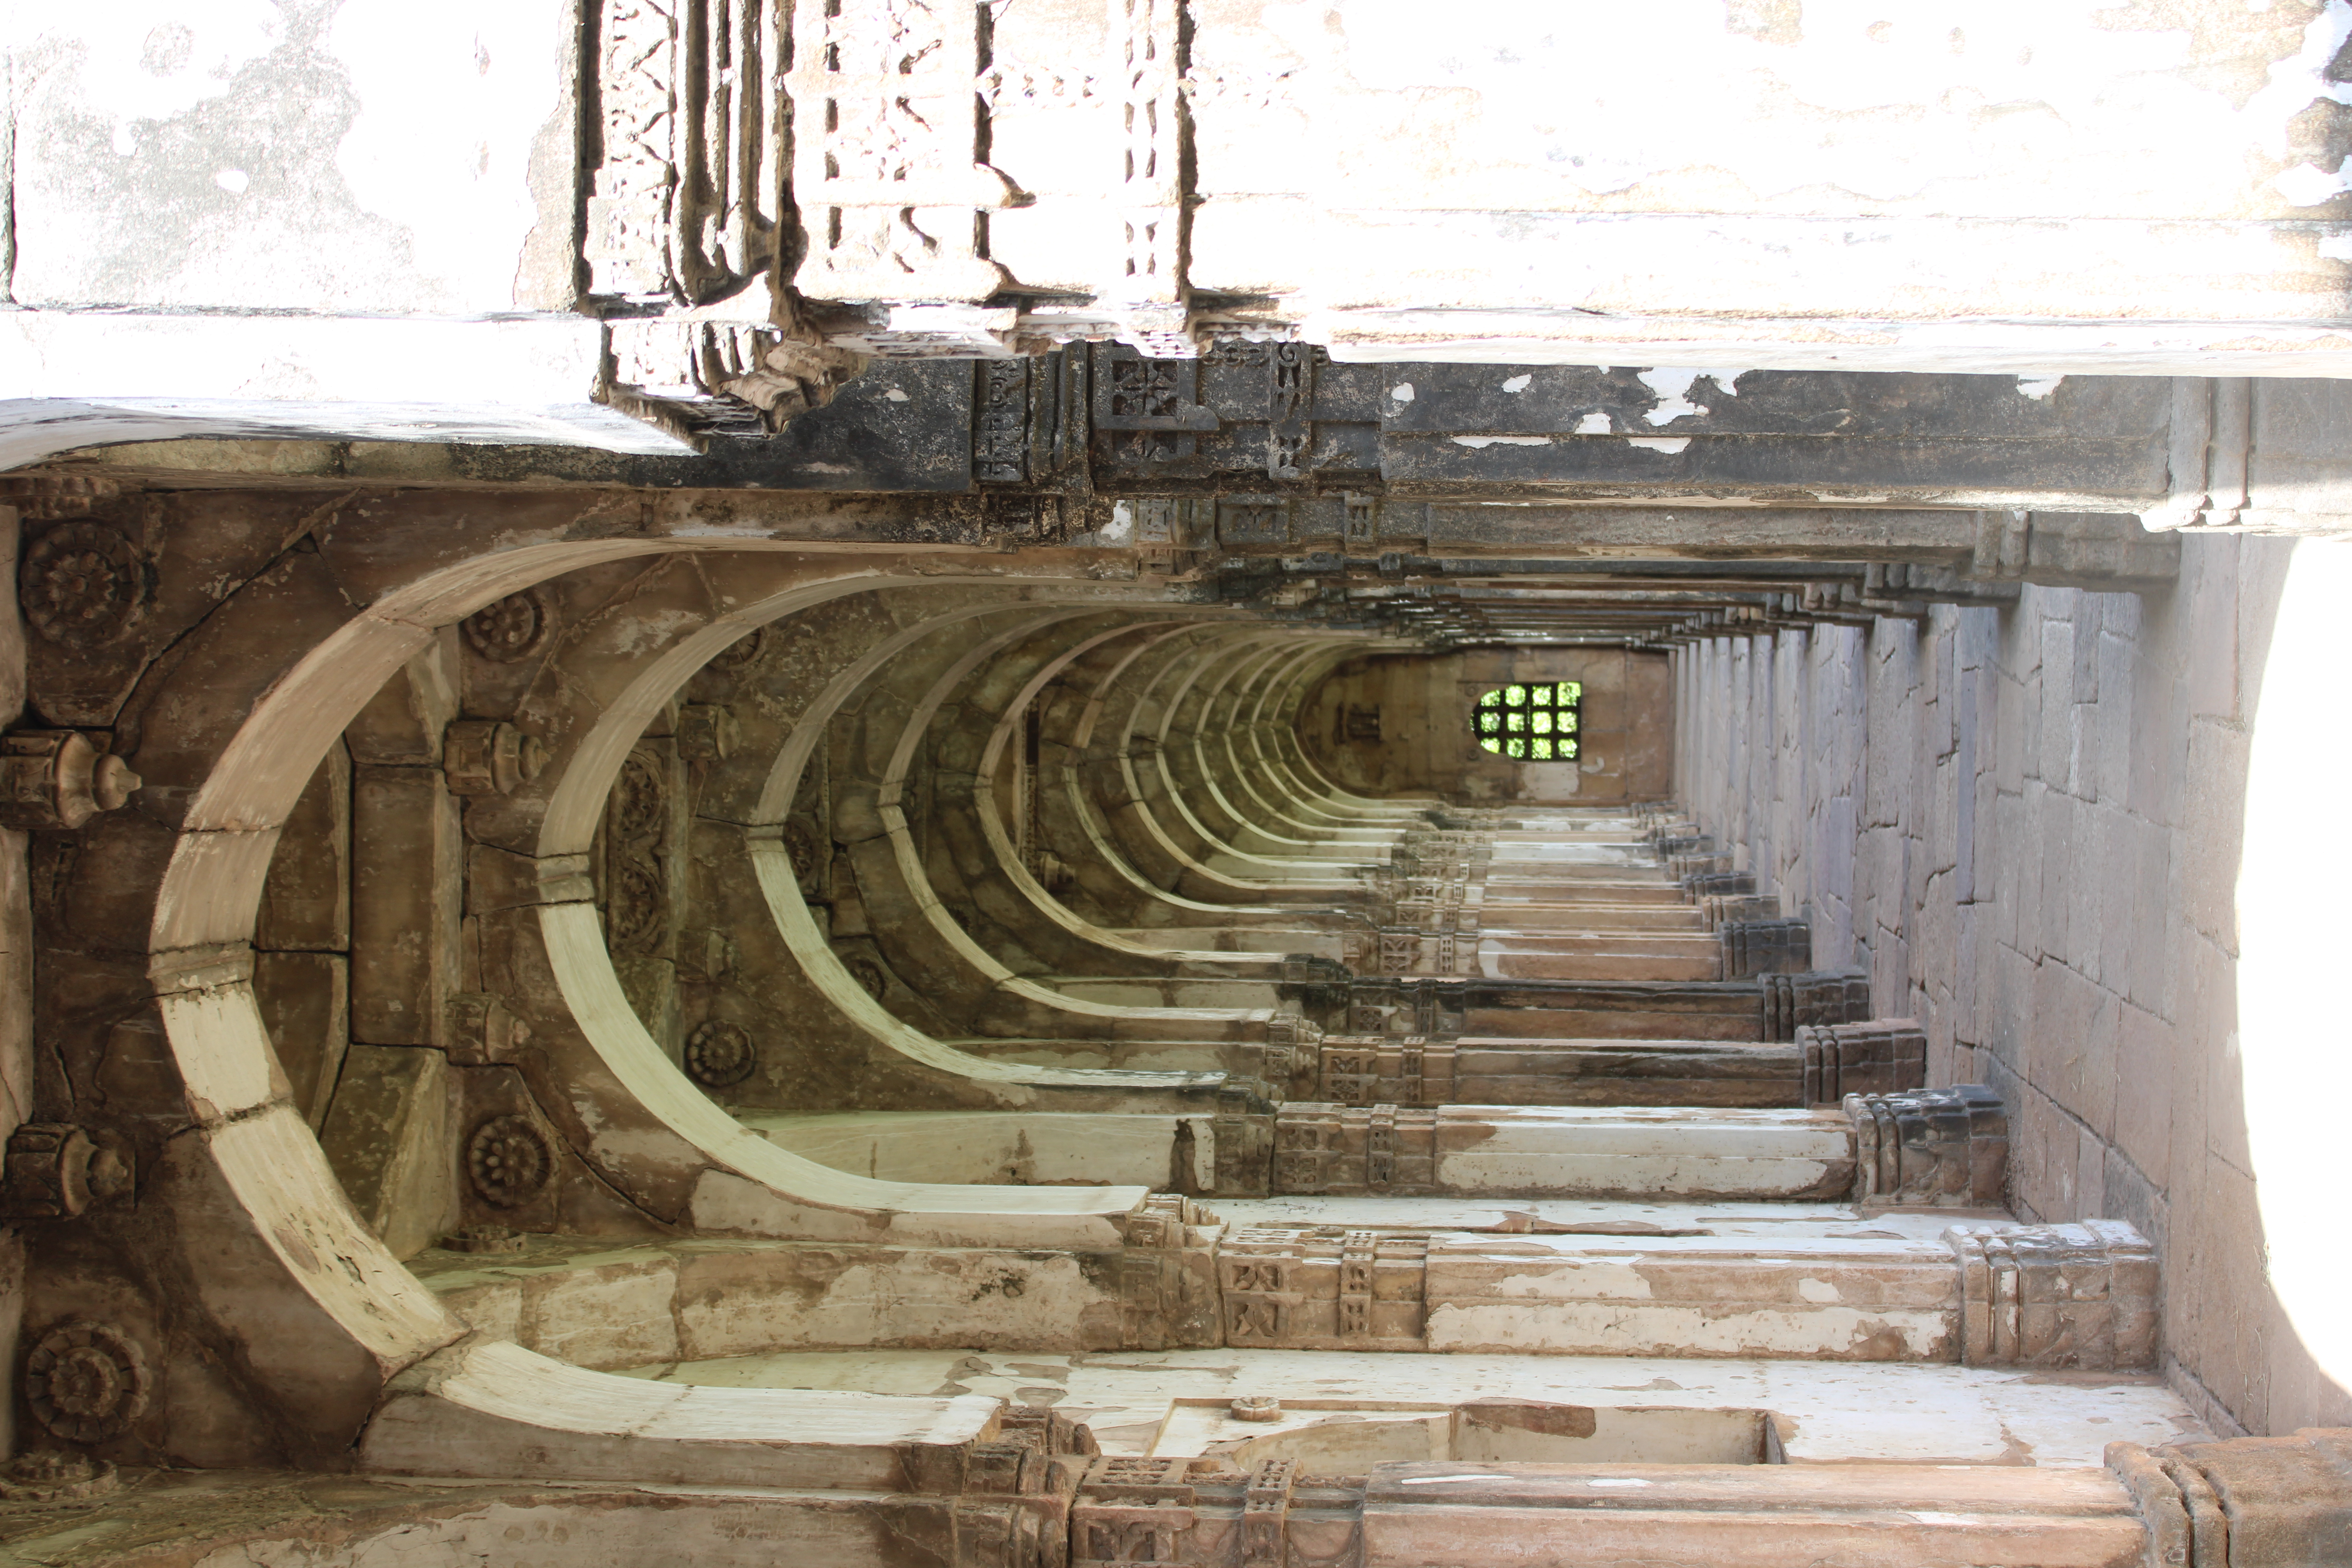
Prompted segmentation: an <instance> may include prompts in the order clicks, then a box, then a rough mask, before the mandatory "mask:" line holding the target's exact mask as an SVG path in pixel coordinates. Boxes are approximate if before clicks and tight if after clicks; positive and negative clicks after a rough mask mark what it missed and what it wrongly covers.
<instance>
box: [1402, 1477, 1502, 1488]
mask: <svg viewBox="0 0 2352 1568" xmlns="http://www.w3.org/2000/svg"><path fill="white" fill-rule="evenodd" d="M1509 1479H1511V1478H1510V1477H1508V1476H1407V1477H1405V1478H1404V1479H1402V1480H1401V1481H1399V1482H1398V1483H1397V1485H1399V1486H1401V1487H1433V1486H1436V1485H1437V1484H1438V1483H1439V1482H1441V1481H1507V1480H1509Z"/></svg>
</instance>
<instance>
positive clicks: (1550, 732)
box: [1470, 680, 1584, 763]
mask: <svg viewBox="0 0 2352 1568" xmlns="http://www.w3.org/2000/svg"><path fill="white" fill-rule="evenodd" d="M1583 700H1584V683H1583V682H1582V681H1579V680H1556V681H1549V682H1546V683H1544V684H1542V685H1536V686H1498V687H1496V688H1495V689H1493V690H1491V691H1488V692H1487V693H1486V694H1485V695H1484V696H1482V697H1480V698H1479V699H1478V700H1477V701H1476V702H1475V704H1473V705H1472V707H1471V710H1470V733H1471V737H1472V739H1474V740H1475V741H1476V742H1478V745H1479V748H1480V749H1481V750H1482V751H1486V752H1493V753H1494V754H1495V755H1496V756H1498V757H1509V758H1511V759H1513V760H1514V761H1517V762H1530V763H1566V762H1573V761H1574V760H1575V759H1576V753H1577V737H1578V735H1579V733H1580V731H1581V730H1582V728H1583V726H1582V725H1581V724H1580V723H1579V722H1578V716H1577V709H1578V707H1579V705H1580V704H1581V703H1582V702H1583Z"/></svg>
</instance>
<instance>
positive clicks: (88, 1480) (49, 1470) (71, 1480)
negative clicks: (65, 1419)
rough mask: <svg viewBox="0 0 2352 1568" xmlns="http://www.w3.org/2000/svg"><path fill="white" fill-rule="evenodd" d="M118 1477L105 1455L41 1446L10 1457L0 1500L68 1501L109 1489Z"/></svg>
mask: <svg viewBox="0 0 2352 1568" xmlns="http://www.w3.org/2000/svg"><path fill="white" fill-rule="evenodd" d="M120 1481H121V1477H120V1476H119V1475H117V1474H116V1472H115V1468H114V1467H113V1466H112V1465H110V1464H108V1463H107V1462H106V1461H105V1460H104V1459H91V1458H85V1457H84V1456H82V1455H80V1454H65V1453H59V1452H58V1450H57V1449H55V1448H40V1449H36V1450H34V1451H33V1452H32V1453H29V1454H19V1455H17V1456H16V1458H14V1459H12V1460H10V1461H9V1464H8V1470H7V1475H6V1478H5V1479H0V1501H5V1502H68V1501H70V1500H73V1499H76V1498H86V1497H96V1496H98V1495H99V1494H100V1493H101V1492H110V1491H112V1490H113V1489H115V1487H116V1485H117V1484H118V1483H119V1482H120Z"/></svg>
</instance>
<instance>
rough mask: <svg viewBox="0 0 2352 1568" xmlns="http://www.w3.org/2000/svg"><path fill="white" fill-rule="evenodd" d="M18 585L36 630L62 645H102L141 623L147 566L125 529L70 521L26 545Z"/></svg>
mask: <svg viewBox="0 0 2352 1568" xmlns="http://www.w3.org/2000/svg"><path fill="white" fill-rule="evenodd" d="M16 586H17V594H18V595H19V597H20V598H21V599H22V601H23V604H24V606H25V619H26V621H27V622H29V623H30V624H31V626H32V628H33V629H34V630H35V631H37V632H38V633H39V634H40V635H41V636H42V637H47V639H48V640H49V641H51V642H53V643H57V644H58V645H60V646H61V647H72V648H86V647H97V646H99V645H100V643H105V642H110V641H112V640H113V639H114V638H116V637H121V635H122V634H123V633H125V632H127V631H129V630H130V629H131V627H132V626H136V625H137V624H138V622H139V616H140V612H141V611H142V609H143V608H144V607H145V605H146V600H147V568H146V564H145V563H144V562H142V560H141V559H140V557H139V552H138V550H137V549H136V547H134V546H133V545H132V544H131V541H130V540H129V539H128V538H127V537H125V536H124V534H123V532H122V531H121V530H120V529H115V528H109V527H107V526H106V525H105V524H104V523H100V522H68V523H64V524H62V525H60V526H58V527H57V528H53V529H51V530H49V531H47V533H44V534H42V535H41V536H40V538H38V539H37V540H35V541H34V542H32V544H31V546H30V547H28V548H27V549H26V552H25V561H24V564H23V566H21V567H20V568H19V569H18V572H17V577H16Z"/></svg>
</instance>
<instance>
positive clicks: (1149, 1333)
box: [1118, 1193, 1223, 1350]
mask: <svg viewBox="0 0 2352 1568" xmlns="http://www.w3.org/2000/svg"><path fill="white" fill-rule="evenodd" d="M1120 1223H1121V1226H1122V1228H1123V1229H1124V1230H1125V1231H1126V1233H1127V1246H1126V1248H1125V1249H1124V1251H1123V1252H1122V1253H1121V1254H1120V1257H1119V1260H1118V1268H1119V1298H1120V1305H1121V1310H1122V1315H1123V1322H1122V1326H1121V1331H1120V1339H1121V1342H1122V1343H1123V1344H1124V1345H1125V1346H1126V1348H1128V1349H1129V1350H1167V1349H1170V1348H1172V1347H1180V1346H1209V1345H1215V1344H1219V1343H1221V1342H1222V1329H1223V1325H1222V1322H1221V1320H1220V1318H1219V1307H1218V1300H1217V1276H1216V1258H1215V1256H1214V1252H1213V1247H1214V1245H1215V1240H1216V1235H1217V1227H1218V1226H1220V1225H1221V1223H1222V1222H1221V1221H1220V1220H1219V1219H1218V1218H1217V1216H1216V1215H1213V1214H1212V1213H1210V1212H1209V1211H1208V1210H1207V1209H1204V1208H1202V1206H1201V1205H1199V1204H1197V1203H1195V1202H1193V1201H1192V1199H1190V1198H1187V1197H1182V1196H1180V1195H1178V1194H1173V1193H1154V1194H1151V1195H1150V1196H1149V1197H1147V1198H1145V1199H1144V1200H1143V1202H1142V1203H1141V1204H1140V1205H1137V1207H1136V1208H1135V1209H1134V1211H1133V1212H1131V1213H1129V1214H1128V1215H1125V1216H1124V1217H1123V1219H1122V1220H1121V1222H1120Z"/></svg>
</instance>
